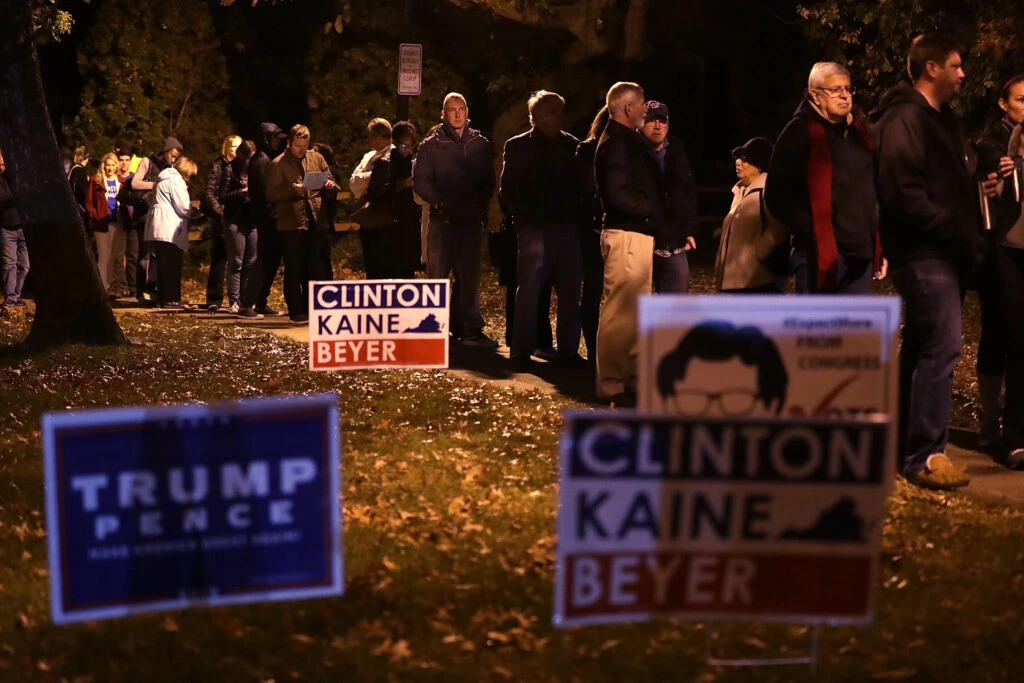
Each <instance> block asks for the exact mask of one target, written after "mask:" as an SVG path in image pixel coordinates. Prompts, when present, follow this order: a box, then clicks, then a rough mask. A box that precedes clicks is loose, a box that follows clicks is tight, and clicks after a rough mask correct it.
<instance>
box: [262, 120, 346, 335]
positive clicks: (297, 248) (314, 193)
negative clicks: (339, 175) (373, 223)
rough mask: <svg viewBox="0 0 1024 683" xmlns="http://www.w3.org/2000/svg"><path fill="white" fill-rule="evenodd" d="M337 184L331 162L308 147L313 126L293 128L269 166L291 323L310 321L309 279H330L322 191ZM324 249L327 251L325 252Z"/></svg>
mask: <svg viewBox="0 0 1024 683" xmlns="http://www.w3.org/2000/svg"><path fill="white" fill-rule="evenodd" d="M337 189H338V186H337V184H335V182H334V177H333V176H332V175H331V169H330V168H329V167H328V166H327V161H326V160H325V159H324V158H323V156H321V154H320V153H319V152H317V151H316V150H314V149H309V128H307V127H306V126H303V125H302V124H296V125H294V126H292V128H291V130H290V131H288V147H287V148H286V149H285V151H284V152H283V153H282V154H281V155H280V156H278V157H277V158H276V159H274V161H273V162H271V164H270V168H269V169H267V199H269V200H270V201H272V202H274V203H275V204H277V231H278V235H279V237H280V238H281V246H282V251H283V252H284V300H285V304H287V306H288V316H289V317H290V318H291V320H292V322H296V323H305V322H307V321H308V320H309V292H308V289H309V281H310V280H331V279H333V277H334V274H333V273H331V272H327V269H326V268H325V267H324V266H325V264H328V263H330V262H331V261H330V256H329V254H330V249H331V241H330V234H331V231H333V230H334V226H333V225H327V224H326V223H327V222H328V221H327V219H326V215H325V214H324V212H322V211H321V210H320V208H321V207H320V203H321V202H320V200H321V193H323V192H328V191H330V192H335V191H337ZM325 251H326V252H327V253H326V254H325Z"/></svg>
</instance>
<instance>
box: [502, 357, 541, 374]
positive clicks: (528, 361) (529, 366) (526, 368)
mask: <svg viewBox="0 0 1024 683" xmlns="http://www.w3.org/2000/svg"><path fill="white" fill-rule="evenodd" d="M508 362H509V365H511V366H512V367H513V369H515V370H519V371H521V372H531V371H533V370H536V369H537V366H538V365H540V363H538V362H537V361H535V360H534V359H533V357H532V356H518V355H516V356H509V357H508Z"/></svg>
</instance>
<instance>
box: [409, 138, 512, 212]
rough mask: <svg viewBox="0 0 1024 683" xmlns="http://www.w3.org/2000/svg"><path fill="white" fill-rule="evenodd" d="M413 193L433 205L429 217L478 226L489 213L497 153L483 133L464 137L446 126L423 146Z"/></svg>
mask: <svg viewBox="0 0 1024 683" xmlns="http://www.w3.org/2000/svg"><path fill="white" fill-rule="evenodd" d="M412 183H413V190H415V192H416V194H418V195H419V196H420V197H422V198H423V199H424V201H426V202H427V203H428V204H430V215H431V217H435V218H447V219H449V220H451V221H453V222H454V223H456V224H460V225H461V224H475V223H478V222H480V221H482V220H483V218H484V216H485V215H486V214H487V206H488V204H490V202H491V196H492V195H493V194H494V186H495V177H494V150H493V149H492V148H491V142H490V140H488V139H487V138H485V137H484V136H483V135H482V134H481V133H480V131H478V130H476V129H475V128H470V127H469V122H467V123H466V127H465V128H463V129H462V136H461V137H460V136H459V135H458V134H456V132H455V129H454V128H452V127H451V126H450V125H448V124H447V123H443V124H441V126H440V127H439V128H438V129H437V130H436V131H434V132H433V133H432V134H431V135H428V136H427V137H426V139H425V140H423V142H422V143H421V144H420V149H419V152H418V153H417V155H416V161H415V162H414V163H413V167H412Z"/></svg>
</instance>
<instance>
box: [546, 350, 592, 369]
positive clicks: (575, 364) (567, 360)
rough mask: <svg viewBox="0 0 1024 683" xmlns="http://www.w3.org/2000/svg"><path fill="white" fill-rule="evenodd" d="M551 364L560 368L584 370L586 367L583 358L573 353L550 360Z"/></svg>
mask: <svg viewBox="0 0 1024 683" xmlns="http://www.w3.org/2000/svg"><path fill="white" fill-rule="evenodd" d="M551 364H552V365H555V366H557V367H560V368H585V367H587V361H586V360H584V359H583V357H582V356H581V355H580V354H578V353H574V354H572V355H571V356H561V355H559V356H556V357H555V358H554V359H552V360H551Z"/></svg>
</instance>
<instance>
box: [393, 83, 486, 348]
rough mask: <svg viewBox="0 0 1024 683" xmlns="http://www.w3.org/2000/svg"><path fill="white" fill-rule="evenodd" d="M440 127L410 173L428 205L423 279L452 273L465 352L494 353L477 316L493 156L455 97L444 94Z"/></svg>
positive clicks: (459, 98)
mask: <svg viewBox="0 0 1024 683" xmlns="http://www.w3.org/2000/svg"><path fill="white" fill-rule="evenodd" d="M441 121H442V123H441V126H440V127H439V128H438V129H437V130H436V131H434V133H433V134H431V135H428V136H427V137H426V139H425V140H423V142H422V143H421V144H420V150H419V154H418V155H417V156H416V161H415V162H414V164H413V167H412V183H413V190H415V192H416V194H418V195H419V196H420V197H421V198H423V199H424V200H425V201H426V202H427V203H428V204H430V222H429V224H428V226H427V277H429V278H446V277H448V276H449V275H450V274H451V272H452V271H453V270H454V271H455V283H456V286H455V289H454V291H455V292H458V294H459V301H458V302H456V303H453V307H454V306H457V307H458V312H459V315H458V316H455V315H453V316H452V318H453V320H454V319H455V318H456V317H457V318H458V320H459V321H460V326H461V327H462V329H461V330H456V329H453V330H452V332H453V333H454V334H455V335H456V336H461V337H462V341H463V343H464V344H466V345H467V346H481V347H485V348H494V347H496V346H498V342H497V341H495V340H493V339H491V338H490V337H488V336H487V335H485V334H484V332H483V329H484V319H483V316H481V315H480V250H481V248H482V246H483V240H484V227H485V226H484V220H485V218H486V216H487V206H488V204H490V201H491V196H492V195H493V194H494V185H495V178H494V150H493V149H492V148H491V142H490V140H488V139H487V138H485V137H484V136H483V135H482V134H481V133H480V131H478V130H476V129H475V128H471V127H470V125H469V106H468V105H467V104H466V98H465V97H463V96H462V95H460V94H459V93H448V95H446V96H445V98H444V103H443V104H442V109H441Z"/></svg>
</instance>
